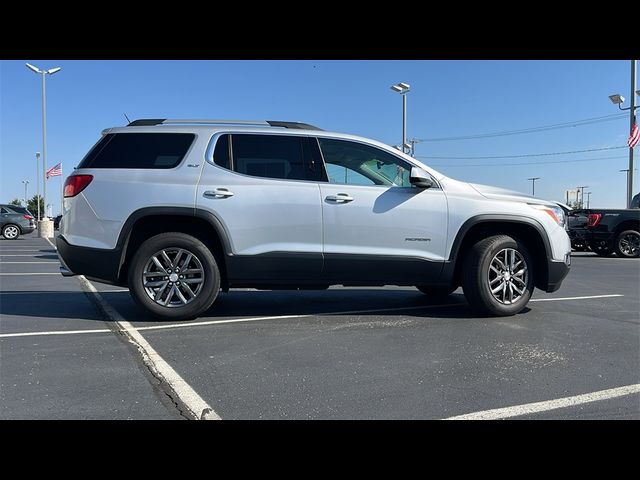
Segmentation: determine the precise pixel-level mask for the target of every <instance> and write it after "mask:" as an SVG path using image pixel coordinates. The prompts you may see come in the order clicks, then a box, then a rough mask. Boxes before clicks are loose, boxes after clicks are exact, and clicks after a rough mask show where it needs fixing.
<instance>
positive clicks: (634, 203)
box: [630, 193, 640, 208]
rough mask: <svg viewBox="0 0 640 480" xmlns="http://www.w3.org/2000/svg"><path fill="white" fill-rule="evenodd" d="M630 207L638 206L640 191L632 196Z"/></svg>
mask: <svg viewBox="0 0 640 480" xmlns="http://www.w3.org/2000/svg"><path fill="white" fill-rule="evenodd" d="M630 208H640V193H639V194H637V195H636V196H635V197H633V199H632V200H631V205H630Z"/></svg>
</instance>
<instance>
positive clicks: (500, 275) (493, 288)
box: [462, 235, 534, 316]
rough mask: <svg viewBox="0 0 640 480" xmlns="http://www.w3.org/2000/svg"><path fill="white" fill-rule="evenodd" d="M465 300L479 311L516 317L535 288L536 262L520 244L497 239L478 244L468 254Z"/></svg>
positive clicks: (485, 240) (489, 238)
mask: <svg viewBox="0 0 640 480" xmlns="http://www.w3.org/2000/svg"><path fill="white" fill-rule="evenodd" d="M462 288H463V290H464V294H465V297H466V298H467V301H468V302H469V303H470V304H471V306H472V307H474V308H476V309H477V310H479V311H481V312H483V313H486V314H490V315H498V316H508V315H515V314H516V313H518V312H520V311H522V309H523V308H524V307H525V306H526V305H527V303H528V302H529V299H530V298H531V294H532V293H533V288H534V271H533V260H532V257H531V255H530V253H529V251H528V250H527V248H526V247H525V246H524V245H523V244H522V242H521V241H519V240H517V239H514V238H512V237H510V236H507V235H495V236H492V237H488V238H485V239H484V240H481V241H479V242H477V243H476V244H475V245H474V246H473V247H472V248H471V250H470V251H469V253H468V254H467V257H466V258H465V263H464V270H463V274H462Z"/></svg>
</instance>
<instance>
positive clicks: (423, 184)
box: [409, 167, 433, 188]
mask: <svg viewBox="0 0 640 480" xmlns="http://www.w3.org/2000/svg"><path fill="white" fill-rule="evenodd" d="M409 181H410V182H411V185H413V186H414V187H418V188H430V187H433V180H431V175H429V174H428V173H427V172H425V171H424V170H422V169H421V168H418V167H411V176H410V177H409Z"/></svg>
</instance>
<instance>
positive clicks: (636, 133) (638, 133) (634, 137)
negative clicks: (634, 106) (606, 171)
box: [628, 123, 640, 148]
mask: <svg viewBox="0 0 640 480" xmlns="http://www.w3.org/2000/svg"><path fill="white" fill-rule="evenodd" d="M638 140H640V129H639V128H638V124H637V123H636V124H634V125H633V128H632V129H631V135H629V141H628V143H629V147H630V148H633V147H635V146H636V145H637V144H638Z"/></svg>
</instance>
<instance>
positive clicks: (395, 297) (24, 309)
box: [0, 289, 529, 328]
mask: <svg viewBox="0 0 640 480" xmlns="http://www.w3.org/2000/svg"><path fill="white" fill-rule="evenodd" d="M100 295H101V296H102V297H103V298H104V299H105V300H106V301H107V302H108V303H109V305H110V306H112V307H113V308H115V310H116V311H117V312H118V313H119V314H120V315H121V316H122V317H123V318H125V319H126V320H127V321H129V322H133V323H136V324H139V323H154V324H162V323H177V322H176V321H174V320H171V321H169V320H158V319H156V318H154V317H152V316H151V315H149V314H148V313H147V312H146V311H145V310H144V309H142V308H141V307H139V306H138V305H137V304H136V303H135V302H134V301H133V299H132V298H131V296H130V295H129V293H128V292H122V291H101V292H100ZM46 298H47V300H46V302H45V301H43V292H34V291H15V292H0V315H2V316H6V317H7V318H8V317H11V316H24V317H42V318H45V319H46V318H63V319H67V320H73V319H80V320H96V321H104V317H103V316H102V315H100V314H99V311H98V309H97V307H96V306H95V305H94V304H93V303H92V302H91V301H90V299H89V298H88V296H87V295H86V294H85V293H83V292H69V291H66V292H65V291H54V292H51V291H48V292H46ZM527 311H529V309H528V308H527V309H525V310H524V311H523V312H522V313H526V312H527ZM354 315H357V316H358V317H360V318H362V317H377V318H381V317H387V316H397V315H402V316H404V317H412V318H431V319H464V320H471V319H481V318H483V316H482V315H479V314H478V313H477V312H476V311H475V310H473V309H472V308H471V307H470V306H469V304H468V303H467V302H466V300H465V298H464V295H463V294H462V293H454V294H452V295H450V296H448V297H445V298H432V297H428V296H426V295H423V294H422V293H419V292H417V291H416V292H413V291H411V290H401V289H397V290H396V289H329V290H325V291H309V290H300V291H296V290H286V291H285V290H273V291H258V290H231V291H230V292H228V293H221V294H220V295H219V297H218V299H217V300H216V302H215V304H214V305H213V307H212V308H210V309H209V310H208V311H207V312H206V313H204V314H203V315H201V316H200V317H198V318H197V319H195V320H192V321H185V322H184V323H185V325H188V324H189V323H192V322H202V321H212V320H214V321H215V320H224V319H229V318H233V319H242V318H255V317H279V316H301V317H303V316H318V317H322V316H354ZM43 328H46V327H43Z"/></svg>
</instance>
